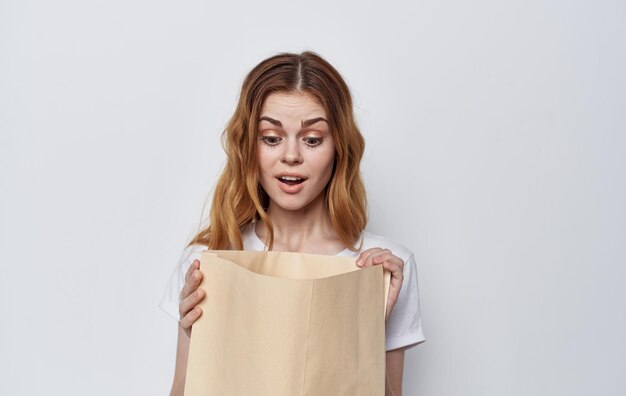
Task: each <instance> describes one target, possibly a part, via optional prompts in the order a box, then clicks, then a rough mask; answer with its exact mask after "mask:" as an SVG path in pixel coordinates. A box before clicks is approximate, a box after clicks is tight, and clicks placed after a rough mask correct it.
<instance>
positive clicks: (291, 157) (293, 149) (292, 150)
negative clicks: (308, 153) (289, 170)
mask: <svg viewBox="0 0 626 396" xmlns="http://www.w3.org/2000/svg"><path fill="white" fill-rule="evenodd" d="M283 147H284V148H285V149H284V151H283V153H282V154H283V155H282V159H281V162H282V163H284V164H288V165H298V164H301V163H302V154H301V153H300V147H299V145H298V142H297V141H294V140H291V139H289V140H288V141H287V142H286V144H285V145H284V146H283Z"/></svg>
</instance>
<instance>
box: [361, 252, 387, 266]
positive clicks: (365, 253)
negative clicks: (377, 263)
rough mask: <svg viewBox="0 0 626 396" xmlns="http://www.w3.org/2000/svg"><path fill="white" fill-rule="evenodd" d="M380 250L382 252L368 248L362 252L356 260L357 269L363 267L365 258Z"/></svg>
mask: <svg viewBox="0 0 626 396" xmlns="http://www.w3.org/2000/svg"><path fill="white" fill-rule="evenodd" d="M380 250H383V249H382V248H377V247H376V248H369V249H367V250H364V251H363V252H362V253H361V254H360V255H359V258H357V259H356V265H358V266H359V267H361V266H362V265H363V263H364V262H365V261H366V260H367V258H368V257H369V256H370V255H371V254H373V253H375V252H378V251H380Z"/></svg>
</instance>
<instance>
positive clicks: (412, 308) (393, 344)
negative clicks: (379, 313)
mask: <svg viewBox="0 0 626 396" xmlns="http://www.w3.org/2000/svg"><path fill="white" fill-rule="evenodd" d="M402 273H403V275H404V279H403V281H402V287H401V288H400V294H399V296H398V301H397V302H396V305H395V306H394V307H393V310H392V311H391V315H390V316H389V319H388V320H387V325H386V327H385V335H386V350H387V351H391V350H394V349H397V348H402V347H409V348H410V347H413V346H415V345H417V344H419V343H420V342H422V341H424V340H425V338H424V334H423V332H422V314H421V311H420V302H419V291H418V288H417V265H416V263H415V257H414V256H413V254H411V255H410V256H409V258H408V259H407V260H406V261H405V263H404V268H403V271H402Z"/></svg>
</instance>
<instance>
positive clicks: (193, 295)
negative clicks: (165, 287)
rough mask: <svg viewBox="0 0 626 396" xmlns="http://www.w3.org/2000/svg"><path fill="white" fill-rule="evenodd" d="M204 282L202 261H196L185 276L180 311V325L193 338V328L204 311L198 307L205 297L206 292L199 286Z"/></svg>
mask: <svg viewBox="0 0 626 396" xmlns="http://www.w3.org/2000/svg"><path fill="white" fill-rule="evenodd" d="M201 281H202V272H200V260H194V261H193V263H191V266H189V269H188V270H187V274H185V285H184V286H183V290H182V292H181V293H180V304H179V305H178V311H179V313H180V325H181V327H182V328H183V330H185V333H187V336H191V326H192V325H193V324H194V323H195V322H196V320H198V318H199V317H200V315H202V309H200V307H198V306H197V305H198V303H199V302H200V301H202V299H203V298H204V296H205V293H204V290H202V289H199V288H198V286H199V285H200V282H201Z"/></svg>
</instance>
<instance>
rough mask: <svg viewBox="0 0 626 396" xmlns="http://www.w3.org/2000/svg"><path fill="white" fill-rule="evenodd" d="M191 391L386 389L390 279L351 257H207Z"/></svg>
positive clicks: (316, 394) (306, 395)
mask: <svg viewBox="0 0 626 396" xmlns="http://www.w3.org/2000/svg"><path fill="white" fill-rule="evenodd" d="M200 262H201V264H200V270H201V271H202V273H203V280H202V283H201V284H200V287H201V288H202V289H203V290H204V291H206V297H205V298H204V300H203V301H202V302H201V303H200V307H201V308H202V311H203V314H202V316H201V317H200V319H198V321H196V323H195V324H194V326H193V330H192V336H191V345H190V349H189V360H188V365H187V378H186V383H185V395H186V396H199V395H203V396H206V395H217V396H252V395H255V396H265V395H268V396H269V395H271V396H322V395H323V396H329V395H358V396H367V395H375V396H381V395H384V394H385V320H384V316H385V307H386V299H387V293H388V288H389V280H390V275H389V273H388V272H387V271H384V273H383V268H382V266H380V265H375V266H372V267H368V268H364V269H360V268H359V267H357V266H356V264H355V260H354V259H353V258H348V257H336V256H322V255H314V254H301V253H286V252H245V251H207V252H204V253H203V254H202V257H201V260H200Z"/></svg>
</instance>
